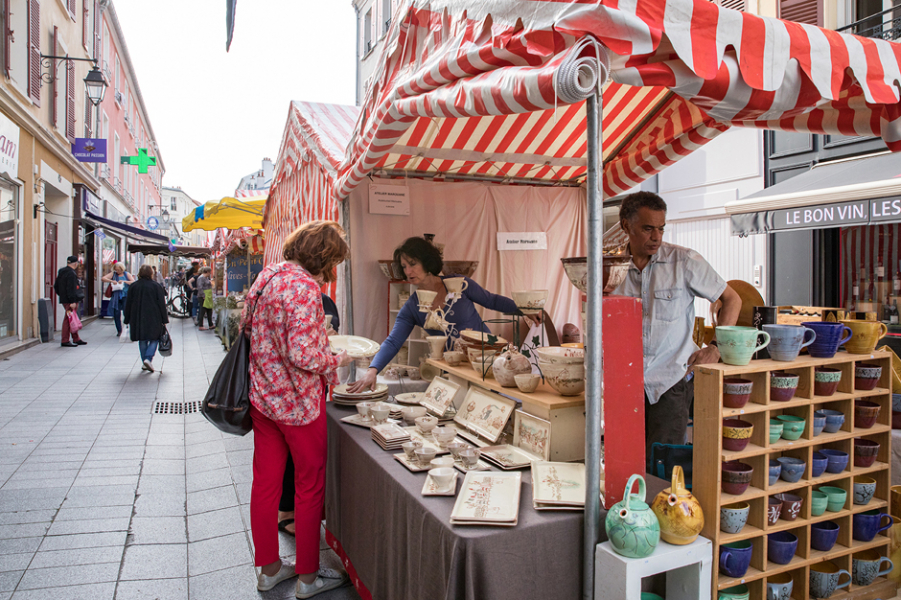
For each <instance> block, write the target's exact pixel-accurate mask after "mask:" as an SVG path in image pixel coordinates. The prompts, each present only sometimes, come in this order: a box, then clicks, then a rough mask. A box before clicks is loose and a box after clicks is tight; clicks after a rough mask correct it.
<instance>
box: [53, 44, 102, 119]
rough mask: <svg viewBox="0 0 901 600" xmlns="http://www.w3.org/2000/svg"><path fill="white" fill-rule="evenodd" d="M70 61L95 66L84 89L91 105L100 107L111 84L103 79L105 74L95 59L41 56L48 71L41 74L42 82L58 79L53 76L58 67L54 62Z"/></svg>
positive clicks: (85, 82) (86, 79)
mask: <svg viewBox="0 0 901 600" xmlns="http://www.w3.org/2000/svg"><path fill="white" fill-rule="evenodd" d="M64 60H66V61H68V60H80V61H84V62H90V63H93V64H94V68H93V69H91V71H90V72H89V73H88V76H87V77H85V78H84V87H85V89H86V90H87V92H88V98H89V99H90V101H91V104H93V105H94V106H99V105H100V103H101V102H103V96H104V94H106V88H108V87H109V84H108V83H107V82H106V79H104V78H103V73H102V72H101V71H100V69H99V68H98V67H97V60H96V59H94V58H78V57H75V56H68V55H66V56H51V55H47V54H41V65H42V66H43V67H44V68H45V69H47V70H46V71H45V72H42V73H41V80H42V81H45V82H47V83H53V80H54V79H56V77H55V76H54V74H53V71H55V69H56V68H58V65H54V62H53V61H60V62H62V61H64Z"/></svg>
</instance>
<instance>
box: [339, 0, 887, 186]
mask: <svg viewBox="0 0 901 600" xmlns="http://www.w3.org/2000/svg"><path fill="white" fill-rule="evenodd" d="M396 17H397V18H395V19H393V20H392V24H391V29H390V31H389V33H388V36H387V38H386V40H387V41H386V42H385V43H384V44H383V46H384V51H383V55H382V57H381V59H380V61H379V64H378V65H377V67H376V71H375V74H374V76H373V79H372V84H371V87H370V88H369V89H368V91H367V95H366V98H365V100H364V103H363V106H362V110H361V114H360V117H359V119H358V122H357V124H356V130H355V132H354V139H353V141H352V143H351V146H350V147H349V148H348V151H347V156H346V158H345V161H344V162H343V164H342V165H341V168H340V177H339V179H338V184H337V194H338V196H339V197H341V198H344V197H347V195H348V194H349V193H350V191H351V190H352V189H353V188H355V187H356V186H357V185H359V184H360V182H362V180H363V178H364V177H366V176H367V175H369V174H370V173H372V172H384V173H386V174H389V175H390V174H392V173H394V174H398V175H400V174H401V172H403V174H407V175H417V174H419V175H423V176H442V177H460V178H465V177H471V176H477V177H479V178H486V179H490V178H495V179H497V180H499V181H507V182H525V183H555V184H567V183H569V184H581V183H583V182H584V180H585V177H586V174H587V165H586V149H587V144H586V141H585V109H584V102H583V101H584V99H585V98H586V97H587V96H588V95H590V94H591V93H592V90H593V89H594V85H593V84H595V83H603V82H604V80H605V79H606V78H607V75H608V74H609V76H610V81H609V82H607V83H606V85H605V86H604V88H603V100H604V106H603V108H604V113H603V115H604V116H603V131H604V139H603V150H604V151H603V157H604V177H603V184H604V192H605V194H606V195H607V196H613V195H616V194H618V193H623V192H626V191H628V190H629V189H631V188H633V187H634V186H636V185H637V184H639V183H640V182H641V181H644V180H645V179H647V178H648V177H650V176H652V175H654V174H655V173H658V172H659V171H661V170H662V169H663V168H665V167H666V166H668V165H670V164H672V163H674V162H676V161H678V160H679V159H681V158H682V157H684V156H686V155H688V154H689V153H691V152H692V151H693V150H695V149H697V148H699V147H700V146H702V145H703V144H705V143H707V142H709V141H710V140H711V139H713V138H715V137H716V136H717V135H719V134H720V133H722V132H723V131H726V130H727V129H728V128H729V127H732V126H743V127H758V128H767V129H781V130H786V131H804V132H812V133H823V134H841V135H865V136H873V135H875V136H881V137H882V138H883V139H884V140H885V142H886V145H887V146H888V147H889V148H890V149H891V150H893V151H897V150H901V119H899V117H901V110H899V104H898V101H899V91H898V87H897V86H898V85H899V84H901V70H899V57H901V52H899V46H898V45H897V44H893V43H890V42H885V41H882V40H875V39H864V38H859V37H856V36H851V35H844V34H839V33H837V32H834V31H829V30H824V29H820V28H817V27H814V26H811V25H803V24H799V23H793V22H786V21H780V20H778V19H772V18H765V17H758V16H755V15H751V14H748V13H741V12H737V11H734V10H730V9H727V8H723V7H721V6H718V5H716V4H714V3H712V2H709V1H708V0H641V2H635V1H634V0H493V1H492V2H484V1H483V0H413V1H412V2H411V3H409V4H408V5H406V7H405V8H403V9H402V12H401V13H400V14H398V15H396ZM596 42H597V43H596ZM598 43H599V44H598Z"/></svg>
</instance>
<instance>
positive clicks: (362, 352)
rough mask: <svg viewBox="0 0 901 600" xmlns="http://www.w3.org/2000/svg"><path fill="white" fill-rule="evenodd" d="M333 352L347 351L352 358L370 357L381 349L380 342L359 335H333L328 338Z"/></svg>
mask: <svg viewBox="0 0 901 600" xmlns="http://www.w3.org/2000/svg"><path fill="white" fill-rule="evenodd" d="M328 343H329V346H331V349H332V352H335V353H338V352H342V351H344V352H347V355H348V356H350V357H351V358H370V357H372V356H375V355H376V354H377V353H378V351H379V348H380V346H379V344H378V342H375V341H373V340H370V339H369V338H364V337H361V336H359V335H333V336H331V337H329V339H328Z"/></svg>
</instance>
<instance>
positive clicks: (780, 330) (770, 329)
mask: <svg viewBox="0 0 901 600" xmlns="http://www.w3.org/2000/svg"><path fill="white" fill-rule="evenodd" d="M762 329H763V330H764V331H766V332H767V333H768V334H770V345H769V346H767V352H769V353H770V358H772V359H773V360H778V361H785V362H791V361H793V360H795V359H796V358H798V354H799V353H800V352H801V349H802V348H806V347H808V346H810V345H811V344H812V343H814V341H816V339H817V332H816V331H814V330H813V329H810V328H808V327H802V326H801V325H763V326H762Z"/></svg>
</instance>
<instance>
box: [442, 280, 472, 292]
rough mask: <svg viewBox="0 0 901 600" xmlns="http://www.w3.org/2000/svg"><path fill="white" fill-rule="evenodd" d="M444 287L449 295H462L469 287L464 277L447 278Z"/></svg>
mask: <svg viewBox="0 0 901 600" xmlns="http://www.w3.org/2000/svg"><path fill="white" fill-rule="evenodd" d="M444 287H446V288H447V291H448V292H450V293H451V294H462V293H463V292H464V291H465V290H466V288H468V287H469V282H468V281H466V278H465V277H448V278H447V279H445V280H444Z"/></svg>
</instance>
